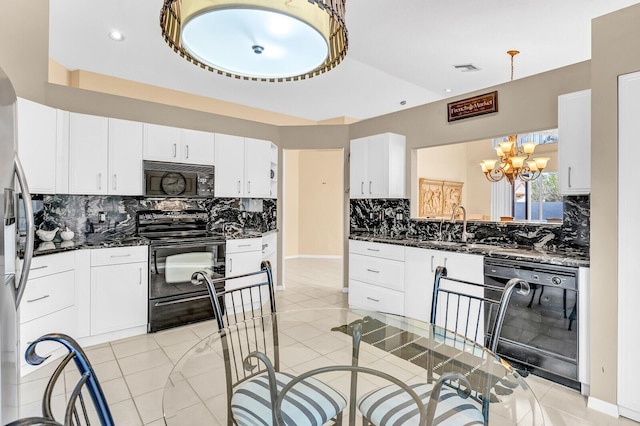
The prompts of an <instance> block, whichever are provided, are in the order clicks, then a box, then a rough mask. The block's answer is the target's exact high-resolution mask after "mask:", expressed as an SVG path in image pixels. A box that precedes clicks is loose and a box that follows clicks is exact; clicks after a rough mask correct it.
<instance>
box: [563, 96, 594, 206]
mask: <svg viewBox="0 0 640 426" xmlns="http://www.w3.org/2000/svg"><path fill="white" fill-rule="evenodd" d="M558 182H559V184H560V193H561V194H563V195H580V194H589V193H590V192H591V90H583V91H580V92H574V93H568V94H566V95H561V96H558Z"/></svg>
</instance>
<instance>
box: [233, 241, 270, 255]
mask: <svg viewBox="0 0 640 426" xmlns="http://www.w3.org/2000/svg"><path fill="white" fill-rule="evenodd" d="M245 251H260V252H261V251H262V238H243V239H240V240H227V253H243V252H245Z"/></svg>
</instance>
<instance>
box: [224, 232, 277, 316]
mask: <svg viewBox="0 0 640 426" xmlns="http://www.w3.org/2000/svg"><path fill="white" fill-rule="evenodd" d="M226 248H227V256H226V260H225V276H226V277H233V276H236V275H242V274H248V273H250V272H256V271H259V270H260V263H262V238H243V239H238V240H227V246H226ZM263 278H264V277H263V276H262V275H257V276H253V277H246V278H239V279H236V280H231V281H227V282H226V283H225V290H232V289H234V288H238V287H243V286H246V285H250V284H254V283H258V282H260V281H261V280H262V279H263ZM267 297H268V294H267V290H266V288H264V290H263V292H262V299H263V302H265V303H266V302H267V300H268V299H267ZM241 303H242V301H241V300H240V298H235V299H234V306H235V307H236V308H238V307H240V306H241ZM226 305H227V306H231V303H230V301H229V299H227V301H226ZM255 307H257V306H255ZM247 308H248V306H247Z"/></svg>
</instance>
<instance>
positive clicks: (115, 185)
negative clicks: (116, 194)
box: [113, 173, 118, 189]
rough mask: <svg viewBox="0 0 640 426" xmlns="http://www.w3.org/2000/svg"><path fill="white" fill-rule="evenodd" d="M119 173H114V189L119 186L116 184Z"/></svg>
mask: <svg viewBox="0 0 640 426" xmlns="http://www.w3.org/2000/svg"><path fill="white" fill-rule="evenodd" d="M117 178H118V175H116V174H115V173H114V174H113V189H116V188H117V187H118V185H117V184H116V182H117V180H116V179H117Z"/></svg>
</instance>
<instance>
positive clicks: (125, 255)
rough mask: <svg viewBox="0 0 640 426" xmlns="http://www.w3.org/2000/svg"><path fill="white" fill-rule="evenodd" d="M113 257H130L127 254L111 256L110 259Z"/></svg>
mask: <svg viewBox="0 0 640 426" xmlns="http://www.w3.org/2000/svg"><path fill="white" fill-rule="evenodd" d="M115 257H131V253H127V254H112V255H111V258H115Z"/></svg>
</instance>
